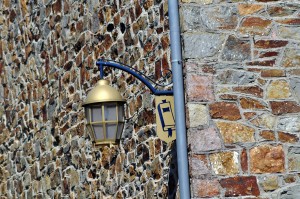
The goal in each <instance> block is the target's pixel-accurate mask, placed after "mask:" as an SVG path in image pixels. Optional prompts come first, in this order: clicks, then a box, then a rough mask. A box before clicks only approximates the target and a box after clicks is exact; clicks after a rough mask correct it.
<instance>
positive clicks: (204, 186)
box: [192, 179, 220, 198]
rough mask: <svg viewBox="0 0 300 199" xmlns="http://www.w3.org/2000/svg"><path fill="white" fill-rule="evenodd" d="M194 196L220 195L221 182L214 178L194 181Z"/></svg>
mask: <svg viewBox="0 0 300 199" xmlns="http://www.w3.org/2000/svg"><path fill="white" fill-rule="evenodd" d="M192 187H193V195H194V197H205V198H207V197H214V196H217V195H219V193H220V190H219V182H218V180H217V179H212V180H199V179H194V180H193V181H192Z"/></svg>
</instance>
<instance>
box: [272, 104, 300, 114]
mask: <svg viewBox="0 0 300 199" xmlns="http://www.w3.org/2000/svg"><path fill="white" fill-rule="evenodd" d="M270 105H271V109H272V113H273V114H274V115H282V114H287V113H298V112H300V106H299V105H298V104H297V103H296V102H293V101H282V102H278V101H271V102H270Z"/></svg>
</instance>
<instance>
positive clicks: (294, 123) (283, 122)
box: [277, 116, 300, 132]
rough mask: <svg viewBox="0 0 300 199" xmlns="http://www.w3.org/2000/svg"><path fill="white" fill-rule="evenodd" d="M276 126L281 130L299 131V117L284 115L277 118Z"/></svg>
mask: <svg viewBox="0 0 300 199" xmlns="http://www.w3.org/2000/svg"><path fill="white" fill-rule="evenodd" d="M277 128H278V129H279V130H281V131H287V132H289V131H291V132H296V131H300V117H294V116H290V117H288V118H287V117H284V118H280V119H279V120H278V125H277Z"/></svg>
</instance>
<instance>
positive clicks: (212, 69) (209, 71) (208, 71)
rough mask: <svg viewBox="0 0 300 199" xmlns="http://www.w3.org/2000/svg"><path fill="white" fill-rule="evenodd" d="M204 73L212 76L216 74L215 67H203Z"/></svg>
mask: <svg viewBox="0 0 300 199" xmlns="http://www.w3.org/2000/svg"><path fill="white" fill-rule="evenodd" d="M202 72H204V73H210V74H215V73H216V70H215V68H214V67H213V66H203V67H202Z"/></svg>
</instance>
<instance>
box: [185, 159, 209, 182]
mask: <svg viewBox="0 0 300 199" xmlns="http://www.w3.org/2000/svg"><path fill="white" fill-rule="evenodd" d="M189 159H190V160H189V162H190V174H191V175H192V176H193V177H197V176H200V175H203V174H209V173H210V172H211V171H210V169H209V166H208V161H207V159H206V155H192V156H190V158H189Z"/></svg>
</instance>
